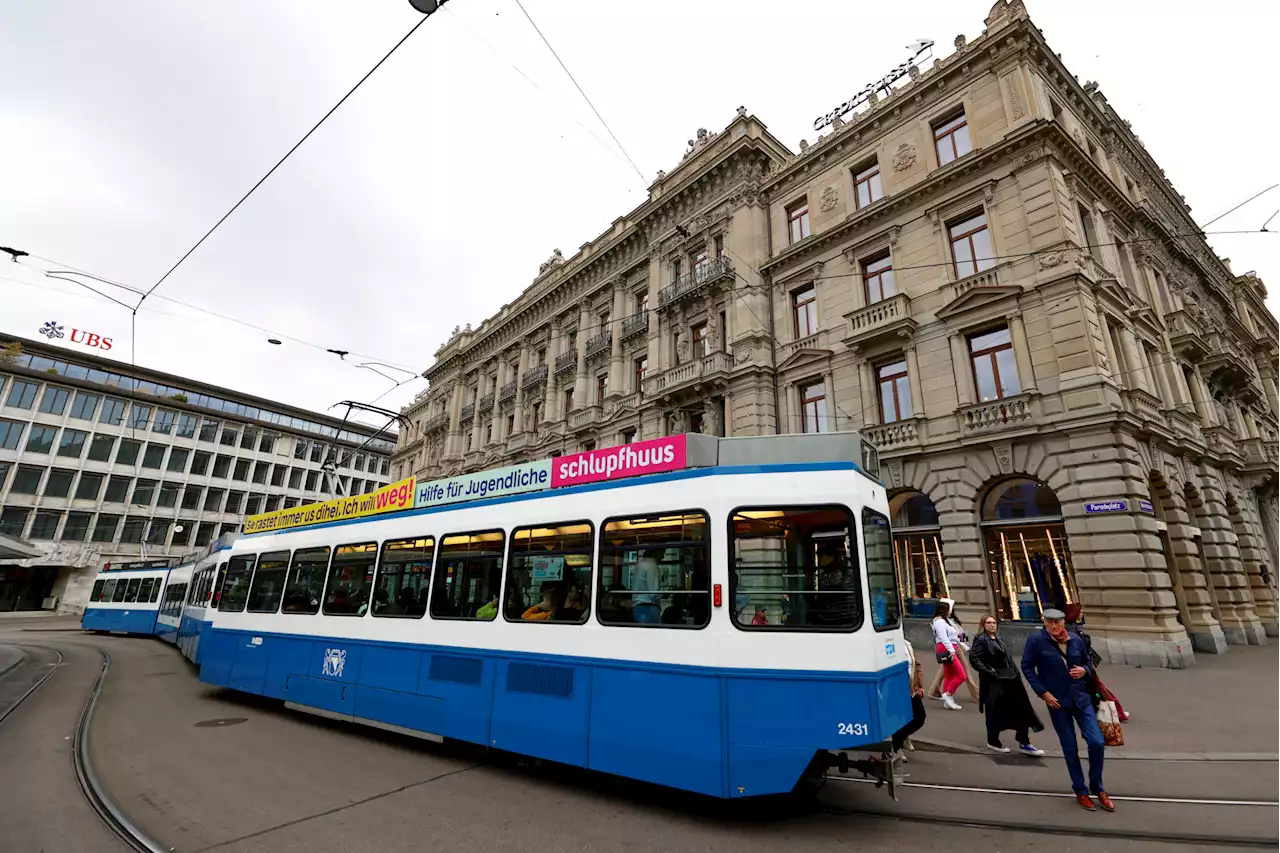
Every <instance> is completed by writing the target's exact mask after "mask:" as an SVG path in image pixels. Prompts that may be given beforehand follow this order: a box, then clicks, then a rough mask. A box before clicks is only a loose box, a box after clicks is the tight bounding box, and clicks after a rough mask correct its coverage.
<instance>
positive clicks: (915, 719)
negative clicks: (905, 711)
mask: <svg viewBox="0 0 1280 853" xmlns="http://www.w3.org/2000/svg"><path fill="white" fill-rule="evenodd" d="M922 726H924V699H923V698H921V697H919V696H912V697H911V722H909V723H907V724H906V725H905V726H903V727H902V728H900V729H898V731H897V732H896V733H895V734H894V736H893V748H894V749H902V745H903V744H904V743H906V741H907V738H909V737H911V736H912V735H913V734H915V733H916V732H918V731H920V729H921V727H922Z"/></svg>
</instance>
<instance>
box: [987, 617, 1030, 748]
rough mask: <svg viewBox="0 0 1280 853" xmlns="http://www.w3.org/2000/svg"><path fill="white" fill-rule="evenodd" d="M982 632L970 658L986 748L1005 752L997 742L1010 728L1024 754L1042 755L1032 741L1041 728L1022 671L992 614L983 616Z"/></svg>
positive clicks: (1002, 746)
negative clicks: (982, 715)
mask: <svg viewBox="0 0 1280 853" xmlns="http://www.w3.org/2000/svg"><path fill="white" fill-rule="evenodd" d="M981 625H982V633H981V634H979V635H978V637H977V639H975V640H974V641H973V648H972V649H970V651H969V660H970V661H971V662H972V663H973V667H974V669H976V670H977V671H978V682H979V688H978V710H980V711H982V712H983V714H985V716H986V722H987V747H988V748H989V749H991V750H992V751H993V752H1008V751H1009V747H1007V746H1004V745H1003V744H1001V743H1000V733H1001V732H1007V731H1010V730H1012V731H1013V734H1014V737H1015V738H1016V739H1017V741H1018V751H1019V752H1021V753H1022V754H1023V755H1029V756H1041V755H1044V750H1042V749H1037V748H1036V747H1035V745H1034V744H1032V743H1031V735H1030V732H1031V731H1037V732H1042V731H1044V724H1043V723H1041V722H1040V718H1039V717H1037V716H1036V712H1035V709H1034V708H1032V707H1031V700H1030V699H1028V698H1027V691H1026V688H1024V687H1023V686H1022V673H1021V672H1019V670H1018V667H1017V666H1015V665H1014V663H1013V657H1012V656H1011V655H1010V654H1009V652H1008V650H1007V649H1006V648H1005V645H1004V641H1003V640H1001V639H1000V634H999V625H998V623H997V622H996V617H994V616H984V617H983V619H982V622H981Z"/></svg>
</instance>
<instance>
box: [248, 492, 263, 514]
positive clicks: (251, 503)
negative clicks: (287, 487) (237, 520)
mask: <svg viewBox="0 0 1280 853" xmlns="http://www.w3.org/2000/svg"><path fill="white" fill-rule="evenodd" d="M260 512H262V495H249V500H247V501H246V502H245V507H244V513H245V515H257V514H258V513H260Z"/></svg>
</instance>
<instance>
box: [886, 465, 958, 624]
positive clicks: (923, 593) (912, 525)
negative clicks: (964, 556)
mask: <svg viewBox="0 0 1280 853" xmlns="http://www.w3.org/2000/svg"><path fill="white" fill-rule="evenodd" d="M889 513H890V515H891V516H892V519H893V562H894V566H895V567H896V569H897V572H898V584H899V588H900V589H901V590H902V592H903V596H904V598H905V599H906V601H905V602H904V604H905V605H906V606H905V607H904V609H905V610H906V611H908V612H910V613H911V614H912V615H916V616H921V615H924V616H927V615H929V614H930V613H932V612H933V604H934V602H935V601H936V600H937V599H938V598H945V597H949V595H950V589H948V587H947V572H946V568H945V567H944V566H943V559H942V529H941V525H940V524H939V522H938V508H937V507H936V506H934V503H933V501H932V500H931V499H930V498H929V496H928V495H926V494H925V493H924V492H918V491H911V490H907V491H901V492H898V493H897V494H894V495H890V497H889Z"/></svg>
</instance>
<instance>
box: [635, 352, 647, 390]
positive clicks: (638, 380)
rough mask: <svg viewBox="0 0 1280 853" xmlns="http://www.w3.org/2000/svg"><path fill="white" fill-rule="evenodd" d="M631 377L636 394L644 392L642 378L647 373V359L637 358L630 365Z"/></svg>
mask: <svg viewBox="0 0 1280 853" xmlns="http://www.w3.org/2000/svg"><path fill="white" fill-rule="evenodd" d="M632 371H633V376H634V377H635V388H634V389H633V390H634V391H636V392H637V393H639V392H640V391H643V390H644V377H645V374H647V373H648V372H649V357H648V356H641V357H640V358H637V359H636V360H635V362H634V363H633V365H632Z"/></svg>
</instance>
